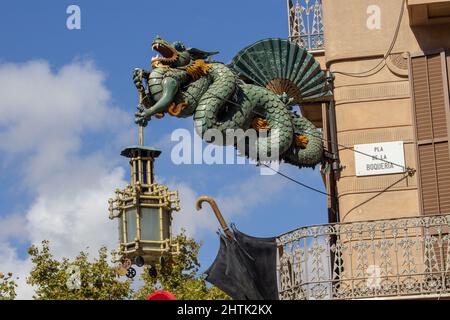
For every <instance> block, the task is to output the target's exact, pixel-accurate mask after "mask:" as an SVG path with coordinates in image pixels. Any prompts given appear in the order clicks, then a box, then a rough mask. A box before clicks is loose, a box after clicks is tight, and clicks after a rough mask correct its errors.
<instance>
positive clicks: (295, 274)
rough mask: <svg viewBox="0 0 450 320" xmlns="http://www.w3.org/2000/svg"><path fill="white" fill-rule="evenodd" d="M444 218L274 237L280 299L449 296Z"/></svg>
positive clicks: (448, 218)
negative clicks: (276, 245) (276, 247)
mask: <svg viewBox="0 0 450 320" xmlns="http://www.w3.org/2000/svg"><path fill="white" fill-rule="evenodd" d="M449 230H450V215H435V216H417V217H411V218H400V219H391V220H377V221H364V222H350V223H341V224H339V223H336V224H327V225H317V226H311V227H304V228H300V229H297V230H294V231H292V232H289V233H287V234H284V235H282V236H280V237H278V282H279V292H280V299H283V300H293V299H296V300H325V299H337V300H343V299H344V300H346V299H395V298H397V299H398V298H400V299H427V298H428V299H434V298H448V297H450V245H449V244H450V237H449V234H448V233H449Z"/></svg>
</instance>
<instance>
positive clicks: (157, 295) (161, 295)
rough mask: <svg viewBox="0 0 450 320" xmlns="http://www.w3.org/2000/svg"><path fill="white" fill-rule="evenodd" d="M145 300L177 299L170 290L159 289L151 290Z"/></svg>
mask: <svg viewBox="0 0 450 320" xmlns="http://www.w3.org/2000/svg"><path fill="white" fill-rule="evenodd" d="M145 300H177V298H176V297H175V296H174V295H173V294H171V293H170V292H167V291H163V290H159V291H155V292H153V293H152V294H151V295H149V296H148V297H147V298H145Z"/></svg>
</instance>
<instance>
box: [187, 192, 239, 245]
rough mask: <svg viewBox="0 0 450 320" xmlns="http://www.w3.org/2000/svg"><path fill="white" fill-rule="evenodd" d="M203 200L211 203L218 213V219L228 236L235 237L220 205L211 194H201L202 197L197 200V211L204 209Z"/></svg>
mask: <svg viewBox="0 0 450 320" xmlns="http://www.w3.org/2000/svg"><path fill="white" fill-rule="evenodd" d="M203 202H207V203H209V205H210V206H211V208H212V209H213V211H214V214H215V215H216V218H217V220H218V221H219V223H220V226H221V227H222V229H223V231H224V232H225V234H226V235H227V236H228V238H229V239H234V236H233V233H232V232H231V231H230V228H228V225H227V223H226V222H225V220H224V218H223V216H222V213H221V212H220V210H219V207H218V206H217V203H216V201H214V199H213V198H211V197H209V196H201V197H199V198H198V199H197V202H196V208H197V211H199V210H200V209H202V203H203Z"/></svg>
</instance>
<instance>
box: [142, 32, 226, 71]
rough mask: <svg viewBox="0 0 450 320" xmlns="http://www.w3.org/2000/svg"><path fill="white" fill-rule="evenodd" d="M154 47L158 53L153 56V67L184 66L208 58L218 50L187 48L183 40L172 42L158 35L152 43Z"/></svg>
mask: <svg viewBox="0 0 450 320" xmlns="http://www.w3.org/2000/svg"><path fill="white" fill-rule="evenodd" d="M152 49H153V50H154V51H156V52H158V55H157V56H155V57H153V58H152V61H151V64H152V67H153V68H157V67H160V66H167V67H171V68H177V67H184V66H187V65H189V64H190V63H191V62H192V61H194V60H197V59H206V58H207V57H210V56H212V55H215V54H217V53H218V52H206V51H202V50H199V49H196V48H186V47H185V46H184V44H183V42H181V41H175V42H174V43H172V44H170V43H169V42H167V41H166V40H164V39H163V38H161V37H160V36H156V38H155V39H154V40H153V43H152Z"/></svg>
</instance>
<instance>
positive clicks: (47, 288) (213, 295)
mask: <svg viewBox="0 0 450 320" xmlns="http://www.w3.org/2000/svg"><path fill="white" fill-rule="evenodd" d="M175 241H177V242H178V244H179V247H180V254H179V255H177V256H175V257H174V258H173V260H172V261H171V262H170V261H169V260H168V258H167V257H166V259H165V261H166V263H164V264H163V266H161V264H158V265H156V271H157V272H156V274H154V275H150V274H149V272H148V269H147V268H146V269H145V272H143V273H142V275H141V278H142V280H143V285H142V287H140V288H139V289H138V290H137V291H136V292H134V291H133V289H132V288H131V285H132V280H129V279H127V280H125V279H124V278H119V277H118V276H117V272H116V270H117V269H116V267H115V266H113V265H111V264H110V263H109V261H108V252H107V249H106V248H104V247H103V248H101V249H100V250H99V251H98V257H96V258H95V259H94V261H93V262H90V261H89V256H88V254H87V253H85V252H80V254H79V255H78V256H77V257H76V258H75V259H73V260H69V259H66V258H63V259H62V260H57V259H55V258H54V257H53V255H52V253H51V251H50V247H49V242H48V241H42V243H41V246H35V245H33V246H31V247H30V248H29V250H28V253H29V255H30V257H31V261H32V263H33V268H32V270H31V273H30V275H29V277H28V278H27V283H28V284H30V285H32V286H34V288H35V295H34V298H35V299H43V300H88V299H92V300H118V299H145V298H146V297H147V296H148V295H150V294H151V293H153V292H154V291H156V290H167V291H169V292H171V293H172V294H174V295H175V296H176V297H177V299H180V300H200V299H201V300H213V299H229V297H228V296H227V295H226V294H224V293H223V292H222V291H220V290H219V289H217V288H216V287H211V286H208V285H207V283H206V281H205V279H204V278H203V276H201V275H199V269H200V263H199V262H198V252H199V249H200V244H199V243H197V242H195V240H194V239H192V238H188V237H187V236H186V235H185V233H184V232H183V233H181V234H180V235H178V236H177V237H176V239H175ZM73 270H77V271H79V277H78V275H75V277H76V278H77V277H78V278H79V283H77V282H73V281H72V280H73V277H74V273H73ZM76 278H75V279H76ZM2 283H3V282H1V279H0V285H1V287H0V298H1V297H3V295H4V294H3V292H4V290H3V285H2ZM12 283H13V282H12ZM77 284H78V285H77ZM10 286H11V281H10ZM5 288H9V287H7V286H5ZM5 292H7V291H5ZM8 292H9V291H8ZM8 297H12V299H14V297H15V294H14V295H8Z"/></svg>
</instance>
